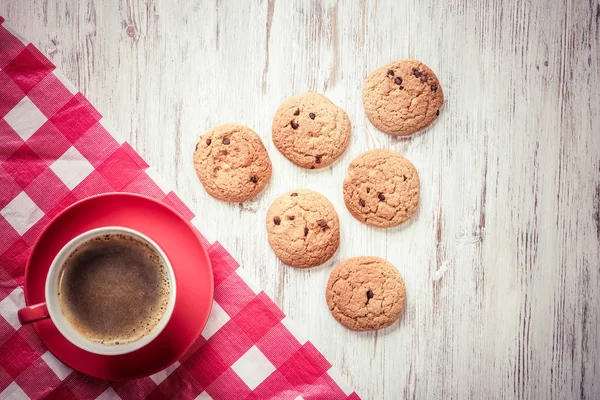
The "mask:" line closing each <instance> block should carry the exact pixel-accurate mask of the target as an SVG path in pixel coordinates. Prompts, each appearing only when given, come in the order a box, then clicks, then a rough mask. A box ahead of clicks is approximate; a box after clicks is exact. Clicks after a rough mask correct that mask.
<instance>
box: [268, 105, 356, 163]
mask: <svg viewBox="0 0 600 400" xmlns="http://www.w3.org/2000/svg"><path fill="white" fill-rule="evenodd" d="M350 130H351V126H350V119H349V118H348V115H347V114H346V112H345V111H344V110H342V109H341V108H340V107H338V106H336V105H335V104H333V103H332V102H331V101H330V100H329V99H328V98H327V97H325V96H323V95H322V94H318V93H304V94H300V95H298V96H294V97H291V98H289V99H287V100H286V101H284V102H283V104H281V106H279V109H278V110H277V112H276V113H275V117H274V118H273V143H275V147H277V149H278V150H279V151H280V152H281V154H283V155H284V156H285V157H287V158H288V159H289V160H290V161H291V162H293V163H294V164H296V165H298V166H300V167H303V168H308V169H317V168H324V167H326V166H328V165H330V164H331V163H333V162H334V161H335V160H337V159H338V157H339V156H340V155H341V154H342V153H343V152H344V150H346V147H348V143H349V142H350Z"/></svg>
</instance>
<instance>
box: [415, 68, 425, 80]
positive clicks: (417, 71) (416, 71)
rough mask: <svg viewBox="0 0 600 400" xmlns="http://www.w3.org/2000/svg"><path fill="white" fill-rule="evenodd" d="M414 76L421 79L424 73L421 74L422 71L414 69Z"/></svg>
mask: <svg viewBox="0 0 600 400" xmlns="http://www.w3.org/2000/svg"><path fill="white" fill-rule="evenodd" d="M413 75H414V76H415V77H417V78H420V77H421V75H423V74H422V73H421V71H419V70H418V69H416V68H413Z"/></svg>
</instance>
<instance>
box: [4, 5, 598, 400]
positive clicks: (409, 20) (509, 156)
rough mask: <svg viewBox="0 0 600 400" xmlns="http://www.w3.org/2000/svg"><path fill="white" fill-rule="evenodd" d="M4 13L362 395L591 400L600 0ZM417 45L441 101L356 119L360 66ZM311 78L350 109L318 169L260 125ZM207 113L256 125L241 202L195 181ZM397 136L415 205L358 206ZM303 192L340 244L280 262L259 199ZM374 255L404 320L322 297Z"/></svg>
mask: <svg viewBox="0 0 600 400" xmlns="http://www.w3.org/2000/svg"><path fill="white" fill-rule="evenodd" d="M0 14H1V15H3V16H4V17H6V19H7V22H8V23H9V24H11V26H12V27H13V28H15V29H16V30H17V31H19V32H21V33H22V34H23V35H24V36H26V37H27V38H29V39H30V40H32V42H33V44H35V45H36V46H38V47H39V48H40V49H42V50H43V51H46V53H47V54H49V56H50V58H51V60H52V61H53V62H54V63H55V64H56V65H57V66H58V68H59V69H60V70H62V71H63V72H64V73H65V74H66V76H67V77H68V78H70V79H71V80H72V81H73V83H74V84H75V85H76V86H77V87H78V88H79V89H80V90H81V91H82V92H83V93H84V94H85V95H86V96H87V97H88V98H89V99H90V101H91V102H92V103H93V104H94V105H95V106H96V107H97V108H98V110H100V112H101V113H102V114H103V115H104V116H105V120H106V121H107V122H108V123H109V124H110V125H112V126H113V127H114V128H115V130H116V131H117V132H120V133H121V134H122V135H123V138H124V139H126V140H128V141H130V143H131V144H132V145H133V146H134V147H135V148H136V149H137V150H138V151H139V152H140V153H141V154H142V156H143V157H144V158H145V159H146V160H147V161H148V162H149V163H150V164H151V165H152V166H153V167H154V168H155V169H157V170H158V173H159V174H161V175H162V176H163V177H164V178H165V179H166V180H167V181H169V182H172V183H173V184H174V185H175V187H176V189H177V192H178V193H179V194H180V195H181V196H182V198H183V199H184V200H185V201H186V202H187V204H188V205H190V206H191V208H192V209H193V211H194V212H196V213H197V214H200V215H201V221H200V226H201V227H203V230H204V231H205V232H211V233H212V235H211V236H212V237H214V238H218V239H219V240H220V241H221V242H222V243H223V245H224V246H225V247H226V248H227V249H229V250H230V251H231V252H232V254H233V255H234V256H235V257H236V258H237V259H238V260H241V264H242V268H243V270H244V271H245V272H246V273H247V274H248V275H250V276H251V277H252V278H253V279H254V280H256V281H258V282H259V283H260V286H261V287H262V288H263V289H264V290H265V292H266V293H267V294H268V295H269V296H271V297H272V298H273V299H275V301H276V303H277V304H278V305H279V306H280V307H281V308H282V309H283V311H284V312H285V313H286V314H287V315H289V317H290V319H291V320H292V321H294V322H296V323H297V324H298V325H300V326H302V327H303V328H304V329H305V330H306V332H307V333H308V334H309V335H308V336H310V338H311V339H312V341H313V342H314V343H315V345H316V346H317V347H318V348H320V349H321V350H322V351H323V352H324V353H325V355H326V356H327V357H328V358H329V360H331V362H332V363H333V364H335V365H336V366H337V367H338V368H339V369H340V370H341V371H342V374H343V375H344V376H345V377H346V378H347V379H348V381H349V383H350V384H351V385H352V386H353V388H354V389H356V390H357V392H358V393H359V394H361V396H363V397H364V398H366V399H397V398H411V399H425V398H429V399H450V398H452V399H482V398H498V399H513V398H516V399H551V398H552V399H571V398H581V399H598V398H600V123H599V120H600V90H599V88H600V3H599V2H598V0H581V1H576V0H569V1H545V0H528V1H524V0H519V1H512V2H509V1H502V0H481V1H477V2H475V1H467V0H450V1H447V2H440V1H434V0H407V1H403V2H397V1H392V0H378V1H367V0H362V1H360V2H358V1H313V2H308V1H283V0H268V1H267V0H263V1H252V2H237V1H229V0H216V1H195V2H188V1H182V0H175V1H170V2H166V1H164V2H163V1H158V0H123V1H120V2H119V1H117V0H103V1H94V0H83V1H74V0H69V1H66V0H57V1H48V0H34V1H27V2H21V1H8V0H0ZM403 57H414V58H418V59H420V60H422V61H423V62H425V63H426V64H428V65H429V66H430V67H431V68H432V69H433V70H434V71H435V72H436V74H437V76H438V77H439V79H440V81H441V82H442V85H443V88H444V93H445V94H446V104H445V105H444V107H443V108H442V110H441V116H440V118H439V120H438V121H437V122H436V123H434V124H433V126H432V127H430V128H429V129H427V130H426V131H425V132H424V133H421V134H416V135H413V136H412V137H409V138H392V137H390V136H388V135H385V134H383V133H381V132H379V131H377V129H375V128H374V127H373V126H372V125H371V124H370V123H369V122H368V121H367V119H366V117H365V115H364V111H363V107H362V103H361V87H362V83H363V80H364V78H365V77H366V75H367V74H368V72H369V71H370V70H372V69H374V68H376V67H378V66H380V65H382V64H384V63H387V62H389V61H392V60H395V59H398V58H403ZM304 91H318V92H321V93H324V94H325V95H327V96H328V97H330V98H331V99H332V100H333V101H334V102H335V103H336V104H338V105H340V106H341V107H343V108H344V109H345V110H346V111H347V113H348V115H349V116H350V119H351V121H352V126H353V132H352V140H351V143H350V146H349V148H348V150H347V151H346V153H345V154H344V155H343V156H342V157H341V159H340V160H339V161H338V162H336V163H335V164H334V165H333V166H331V167H329V168H326V169H324V170H315V171H306V170H302V169H299V168H297V167H295V166H294V165H292V164H291V163H290V162H289V161H287V160H286V159H285V158H284V157H283V156H282V155H281V154H280V153H278V152H277V151H276V149H275V147H274V146H273V143H272V141H271V133H270V127H271V120H272V117H273V114H274V112H275V110H276V109H277V106H278V105H279V104H280V103H281V102H282V101H283V100H284V99H286V98H287V97H289V96H291V95H294V94H297V93H301V92H304ZM224 122H238V123H243V124H246V125H248V126H250V127H251V128H252V129H254V130H255V131H256V132H258V133H259V135H261V137H262V139H263V140H264V142H265V145H266V146H267V150H268V151H269V153H270V155H271V158H272V161H273V165H274V175H273V180H272V182H271V183H270V184H269V186H268V187H267V189H266V190H265V191H264V192H263V194H262V195H260V196H259V197H258V198H257V199H255V200H253V201H251V202H248V203H245V204H242V205H230V204H226V203H223V202H219V201H217V200H214V199H212V198H211V197H209V196H208V195H207V194H206V192H205V191H204V190H203V189H202V186H201V184H200V183H199V182H198V179H197V178H196V175H195V173H194V170H193V167H192V152H193V149H194V145H195V143H196V140H197V136H198V135H199V134H201V133H202V132H204V131H206V130H208V129H210V128H211V127H213V126H215V125H217V124H220V123H224ZM376 147H385V148H390V149H394V150H397V151H400V152H402V153H404V154H405V155H406V156H407V157H408V158H409V159H410V160H411V161H412V162H413V163H414V164H415V166H416V167H417V169H418V171H419V174H420V177H421V183H422V188H421V191H422V202H421V206H420V209H419V212H418V214H417V215H416V216H415V217H414V218H413V219H412V221H411V222H410V223H408V224H406V225H405V226H403V227H401V228H397V229H388V230H381V229H375V228H371V227H368V226H365V225H362V224H360V223H359V222H357V221H356V220H354V219H353V218H352V217H351V216H350V214H349V213H348V211H347V210H346V208H345V206H344V204H343V198H342V181H343V178H344V176H345V174H346V167H347V165H348V164H349V162H350V161H351V160H352V159H353V158H354V157H355V156H356V155H358V154H360V153H361V152H363V151H365V150H368V149H372V148H376ZM298 187H306V188H311V189H314V190H318V191H320V192H321V193H323V194H325V195H326V196H327V197H328V198H329V199H330V200H331V201H332V202H333V203H334V205H335V206H336V208H337V210H338V213H339V215H340V220H341V228H342V241H341V248H340V250H339V251H338V253H337V254H336V255H335V256H334V258H333V259H332V260H331V261H330V262H328V263H327V264H326V265H324V266H323V267H320V268H317V269H313V270H309V271H307V270H295V269H292V268H289V267H286V266H284V265H281V263H279V262H278V261H277V259H276V258H275V256H274V254H273V252H272V251H271V249H270V248H269V245H268V242H267V238H266V231H265V227H264V218H265V213H266V210H267V208H268V206H269V204H270V202H271V201H272V200H273V199H274V198H275V197H277V195H279V194H280V193H283V192H285V191H287V190H291V189H294V188H298ZM359 255H376V256H381V257H385V258H387V259H388V260H389V261H391V262H392V263H393V264H395V265H396V266H397V267H398V268H399V270H400V271H401V272H402V274H403V276H404V279H405V281H406V286H407V292H408V303H407V309H406V313H405V315H404V317H403V318H402V320H401V322H400V323H399V324H397V325H395V326H394V327H392V328H389V329H387V330H385V331H381V332H371V333H356V332H351V331H348V330H346V329H344V328H343V327H341V326H340V325H339V324H337V322H335V320H334V319H333V318H332V317H331V315H330V314H329V311H328V309H327V305H326V303H325V299H324V297H325V283H326V281H327V277H328V274H329V271H330V270H331V268H332V266H334V265H335V264H336V263H338V262H339V261H340V260H342V259H345V258H348V257H352V256H359Z"/></svg>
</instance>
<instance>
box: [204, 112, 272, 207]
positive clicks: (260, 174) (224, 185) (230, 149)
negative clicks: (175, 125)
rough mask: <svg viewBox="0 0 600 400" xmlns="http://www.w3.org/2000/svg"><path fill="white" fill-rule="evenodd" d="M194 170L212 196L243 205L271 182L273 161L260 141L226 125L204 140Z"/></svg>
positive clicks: (245, 129) (247, 131)
mask: <svg viewBox="0 0 600 400" xmlns="http://www.w3.org/2000/svg"><path fill="white" fill-rule="evenodd" d="M194 168H195V169H196V173H197V174H198V178H200V182H202V185H204V188H205V189H206V191H207V192H208V194H210V195H211V196H213V197H215V198H217V199H220V200H224V201H228V202H241V201H246V200H248V199H250V198H252V197H254V196H256V195H257V194H258V193H259V192H260V191H261V190H263V188H264V187H265V186H266V185H267V183H268V182H269V180H270V179H271V171H272V167H271V159H270V158H269V154H267V150H266V149H265V146H264V145H263V143H262V141H261V140H260V137H259V136H258V135H257V134H256V133H255V132H254V131H253V130H252V129H250V128H248V127H247V126H244V125H236V124H224V125H220V126H217V127H216V128H214V129H212V130H210V131H208V132H206V133H205V134H204V135H202V136H200V139H199V141H198V144H197V145H196V150H195V151H194Z"/></svg>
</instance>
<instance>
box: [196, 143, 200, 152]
mask: <svg viewBox="0 0 600 400" xmlns="http://www.w3.org/2000/svg"><path fill="white" fill-rule="evenodd" d="M199 144H200V143H196V151H198V145H199Z"/></svg>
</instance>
